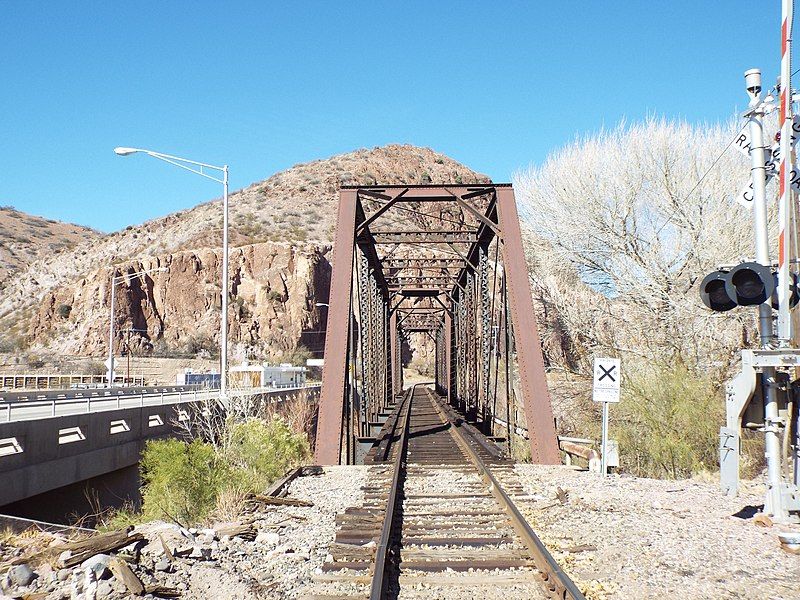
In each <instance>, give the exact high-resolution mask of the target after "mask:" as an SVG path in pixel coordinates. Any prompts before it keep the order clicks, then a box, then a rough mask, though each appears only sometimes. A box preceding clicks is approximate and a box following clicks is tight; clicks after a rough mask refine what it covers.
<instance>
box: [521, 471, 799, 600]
mask: <svg viewBox="0 0 800 600" xmlns="http://www.w3.org/2000/svg"><path fill="white" fill-rule="evenodd" d="M516 470H517V472H518V473H519V475H520V477H521V479H522V482H523V486H524V488H525V490H526V491H527V492H528V494H529V496H528V497H525V498H521V499H519V500H518V505H519V506H520V509H521V510H523V512H524V513H525V515H526V516H527V517H528V518H529V520H530V521H531V523H532V525H533V527H534V529H535V530H536V531H537V533H538V534H539V535H540V536H541V538H542V540H543V541H544V542H545V543H546V544H547V546H548V547H549V548H550V550H551V551H553V552H554V554H555V556H556V558H557V559H558V560H559V562H560V563H561V564H562V565H563V566H564V567H565V568H566V570H567V571H568V572H569V573H570V574H571V575H572V577H573V578H574V579H575V580H576V581H578V582H580V583H581V584H582V587H585V589H586V590H587V592H588V594H587V595H588V597H590V598H594V599H597V600H599V599H603V598H608V599H614V600H616V599H622V598H625V599H629V598H630V599H634V598H635V599H641V598H685V599H693V600H694V599H701V598H708V599H712V598H713V599H722V598H748V599H751V598H760V599H761V598H764V599H767V598H769V599H790V598H800V556H798V555H794V554H789V553H788V552H786V551H784V550H782V549H781V546H780V543H779V540H778V535H777V534H778V533H779V532H780V531H783V530H786V529H788V530H792V529H794V530H797V529H800V527H793V526H780V525H773V526H772V527H762V526H759V525H758V524H757V522H756V521H755V520H754V515H755V514H756V512H757V507H760V506H761V505H762V504H763V492H764V490H763V486H762V485H761V484H759V483H757V482H746V483H745V484H744V485H743V488H744V490H743V492H742V493H741V494H740V495H739V496H738V497H736V498H726V497H725V496H723V495H722V493H721V492H720V491H719V488H718V484H717V483H716V481H713V480H711V479H709V480H702V481H701V480H695V479H691V480H677V481H665V480H655V479H644V478H636V477H631V476H619V475H614V476H610V477H608V478H605V479H603V478H602V477H600V476H599V475H598V474H596V473H589V472H586V471H578V470H575V469H573V468H570V467H564V466H555V467H554V466H543V465H517V467H516ZM558 488H561V489H562V490H565V491H566V492H567V494H568V498H567V500H566V502H564V503H562V502H560V501H559V500H558V499H557V496H556V491H557V490H558Z"/></svg>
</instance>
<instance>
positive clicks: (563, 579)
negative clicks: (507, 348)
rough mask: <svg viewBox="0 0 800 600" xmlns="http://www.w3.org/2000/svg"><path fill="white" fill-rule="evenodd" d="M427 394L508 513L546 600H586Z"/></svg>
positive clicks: (455, 425)
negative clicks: (537, 574)
mask: <svg viewBox="0 0 800 600" xmlns="http://www.w3.org/2000/svg"><path fill="white" fill-rule="evenodd" d="M427 392H428V394H429V395H430V398H431V400H432V401H433V405H434V407H435V408H436V410H437V411H438V412H439V414H440V415H441V417H442V419H444V420H445V422H447V423H450V427H449V428H448V431H450V433H451V435H452V436H453V439H455V441H456V443H457V444H458V445H459V447H460V448H461V449H462V450H463V452H464V454H465V456H467V458H469V460H470V461H471V462H472V463H473V465H474V466H475V467H476V468H477V469H478V473H479V474H480V476H481V479H483V481H484V483H485V484H486V485H488V486H489V490H490V491H491V493H492V495H493V496H494V497H495V499H496V500H497V501H498V502H499V503H500V505H501V506H502V507H503V508H504V509H505V511H506V512H507V513H508V516H509V517H510V519H511V524H512V526H513V527H514V530H515V531H516V532H517V534H518V535H519V536H520V537H521V538H522V541H523V542H524V543H525V545H526V546H527V547H528V550H530V551H531V554H532V555H533V561H534V563H535V564H536V568H537V569H539V572H540V573H541V574H542V581H543V583H544V586H545V591H546V593H548V595H549V597H551V598H559V599H561V600H586V597H585V596H584V595H583V593H582V592H581V591H580V590H579V589H578V586H576V585H575V582H574V581H572V579H570V577H569V575H567V574H566V573H565V572H564V570H563V569H562V568H561V565H559V564H558V562H556V559H555V558H553V555H552V554H550V551H549V550H548V549H547V547H546V546H545V545H544V543H542V540H540V539H539V536H538V535H536V532H534V531H533V529H532V528H531V526H530V524H529V523H528V521H527V520H526V519H525V517H524V516H523V515H522V513H521V512H520V511H519V509H518V508H517V506H516V505H515V504H514V501H513V500H512V499H511V497H510V496H509V495H508V494H507V493H506V492H505V490H504V489H503V486H502V485H501V484H500V482H499V481H498V480H497V478H496V477H495V476H494V474H493V473H492V472H491V470H490V469H489V467H487V466H486V464H485V463H484V462H483V460H482V459H481V457H480V456H479V455H478V453H477V452H476V451H475V450H474V448H473V447H472V445H471V444H470V443H469V441H468V440H467V436H466V434H465V433H464V432H463V431H462V428H461V425H462V422H459V421H456V422H454V421H453V420H452V419H450V418H449V417H448V415H447V414H446V413H445V411H444V410H443V408H442V406H441V403H440V401H439V399H438V398H437V397H436V395H434V394H433V393H432V392H431V391H430V389H429V390H427Z"/></svg>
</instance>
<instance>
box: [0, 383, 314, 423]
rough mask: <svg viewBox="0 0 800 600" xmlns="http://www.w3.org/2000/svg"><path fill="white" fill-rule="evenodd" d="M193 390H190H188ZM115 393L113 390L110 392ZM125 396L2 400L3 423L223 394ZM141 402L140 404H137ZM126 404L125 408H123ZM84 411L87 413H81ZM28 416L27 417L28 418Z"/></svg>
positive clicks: (157, 391)
mask: <svg viewBox="0 0 800 600" xmlns="http://www.w3.org/2000/svg"><path fill="white" fill-rule="evenodd" d="M319 387H320V386H319V385H307V386H298V387H290V388H284V387H264V388H252V389H241V390H230V391H229V392H228V393H229V395H230V396H242V395H255V394H269V395H273V394H275V395H280V394H284V393H286V392H294V391H297V390H301V389H308V390H312V391H318V389H319ZM186 388H190V389H186ZM106 391H109V392H110V391H113V390H106ZM125 391H126V392H127V393H123V394H111V393H109V394H105V395H99V394H90V395H88V396H83V395H80V394H76V395H73V394H70V395H58V396H60V397H55V398H49V399H40V400H14V401H11V402H9V401H3V398H2V397H0V413H1V414H3V415H4V419H3V420H2V422H5V423H10V422H12V421H29V420H35V419H46V418H53V417H59V416H68V415H75V414H85V413H91V412H100V411H108V410H119V409H121V408H135V407H144V406H158V405H163V404H181V403H185V402H199V401H203V400H210V399H212V398H214V397H216V396H218V395H219V390H218V389H204V388H199V387H198V386H165V387H163V388H145V389H143V390H142V391H141V392H140V393H138V394H136V393H133V394H131V393H130V388H127V389H126V390H125ZM137 400H138V403H137V402H136V401H137ZM123 403H124V405H123ZM58 407H64V408H65V409H66V407H72V409H71V410H64V411H62V412H61V414H59V411H58ZM81 408H83V410H81ZM14 413H17V415H21V417H22V418H17V419H14V418H12V417H13V415H14ZM25 415H27V416H25Z"/></svg>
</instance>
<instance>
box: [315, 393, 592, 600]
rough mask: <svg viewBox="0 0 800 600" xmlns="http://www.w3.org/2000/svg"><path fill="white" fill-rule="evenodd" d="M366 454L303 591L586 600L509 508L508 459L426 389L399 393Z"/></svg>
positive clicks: (515, 488) (512, 479)
mask: <svg viewBox="0 0 800 600" xmlns="http://www.w3.org/2000/svg"><path fill="white" fill-rule="evenodd" d="M366 462H367V464H371V465H372V466H371V467H370V471H369V474H368V477H367V484H366V486H365V489H364V494H365V499H364V503H363V505H361V506H359V507H352V508H349V509H347V510H346V511H345V513H343V514H341V515H338V516H337V526H338V527H339V529H338V531H337V534H336V541H335V543H334V544H332V546H331V548H330V553H331V556H332V557H333V561H332V562H327V563H326V564H325V566H324V569H323V570H324V573H323V575H322V576H320V577H319V578H318V581H320V582H323V583H326V584H328V587H327V588H326V589H325V590H324V593H323V594H320V595H316V596H311V597H314V598H328V599H330V598H333V597H336V598H359V597H360V598H367V597H368V598H370V600H379V599H383V598H400V599H405V598H464V597H471V598H475V599H479V598H480V599H483V598H502V599H503V600H513V599H515V598H520V599H522V598H525V599H526V600H527V599H530V598H562V599H575V600H582V599H583V598H584V596H583V595H582V594H581V592H580V591H579V590H578V588H577V587H576V586H575V584H574V583H573V582H572V581H571V580H570V579H569V577H568V576H567V575H566V574H565V573H564V572H563V571H562V570H561V568H560V567H559V565H558V564H557V563H556V561H555V560H554V559H553V557H552V556H551V555H550V553H549V552H548V551H547V549H546V548H545V547H544V545H543V544H542V542H541V541H540V540H539V538H538V537H537V536H536V534H535V533H534V532H533V530H532V529H531V527H530V525H529V524H528V523H527V521H526V520H525V519H524V517H523V516H522V514H521V513H520V511H519V510H518V509H517V507H516V506H515V504H514V502H513V500H512V496H519V495H523V494H524V491H523V490H522V488H521V486H520V484H519V481H518V480H517V478H516V475H515V473H514V470H513V462H511V461H510V460H508V459H507V458H506V457H505V456H504V455H503V453H502V450H501V449H500V448H499V447H498V446H496V445H495V444H493V443H492V442H490V441H488V440H487V439H486V438H484V437H483V436H482V435H481V434H480V433H478V432H477V431H476V430H474V429H473V428H472V427H471V426H469V425H467V424H466V423H463V421H461V419H460V418H459V417H458V416H457V415H456V414H455V413H453V412H452V411H451V410H450V409H449V407H447V406H446V405H445V404H444V403H442V402H440V401H439V399H438V398H437V397H436V395H435V394H434V393H433V392H432V391H431V390H430V389H428V388H426V387H422V386H415V387H414V388H412V389H411V390H408V391H407V393H406V394H405V395H404V397H403V398H402V400H401V401H400V402H399V403H398V407H397V409H396V410H395V412H394V413H393V415H392V417H390V419H389V420H388V421H387V423H386V424H385V426H384V428H383V431H382V437H381V440H380V443H379V444H378V445H377V446H376V447H374V448H373V449H372V450H370V452H369V454H368V455H367V459H366Z"/></svg>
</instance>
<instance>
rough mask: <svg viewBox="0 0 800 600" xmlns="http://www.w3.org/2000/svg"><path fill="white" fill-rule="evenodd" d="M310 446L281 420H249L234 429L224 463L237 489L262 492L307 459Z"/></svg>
mask: <svg viewBox="0 0 800 600" xmlns="http://www.w3.org/2000/svg"><path fill="white" fill-rule="evenodd" d="M308 455H309V447H308V442H307V441H306V439H305V438H304V437H303V436H300V435H297V434H296V433H294V432H293V431H292V430H291V429H290V428H289V425H288V424H287V423H286V421H284V420H283V419H281V418H280V417H276V418H273V419H272V420H271V421H269V422H266V421H263V420H261V419H248V420H247V421H245V422H243V423H236V424H234V425H232V426H231V429H230V438H229V441H228V443H227V448H226V449H225V451H224V460H225V462H226V464H227V465H228V467H229V469H230V471H231V472H232V473H234V477H233V478H232V481H234V482H235V484H234V487H235V488H237V489H249V491H253V492H261V491H263V490H264V489H265V488H266V487H267V486H268V485H269V484H270V483H272V482H273V481H275V480H276V479H277V478H278V477H280V476H281V475H283V474H284V473H285V472H286V471H287V470H288V469H290V468H291V467H294V466H297V465H298V464H300V463H301V462H302V461H303V460H304V459H306V458H308Z"/></svg>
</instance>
